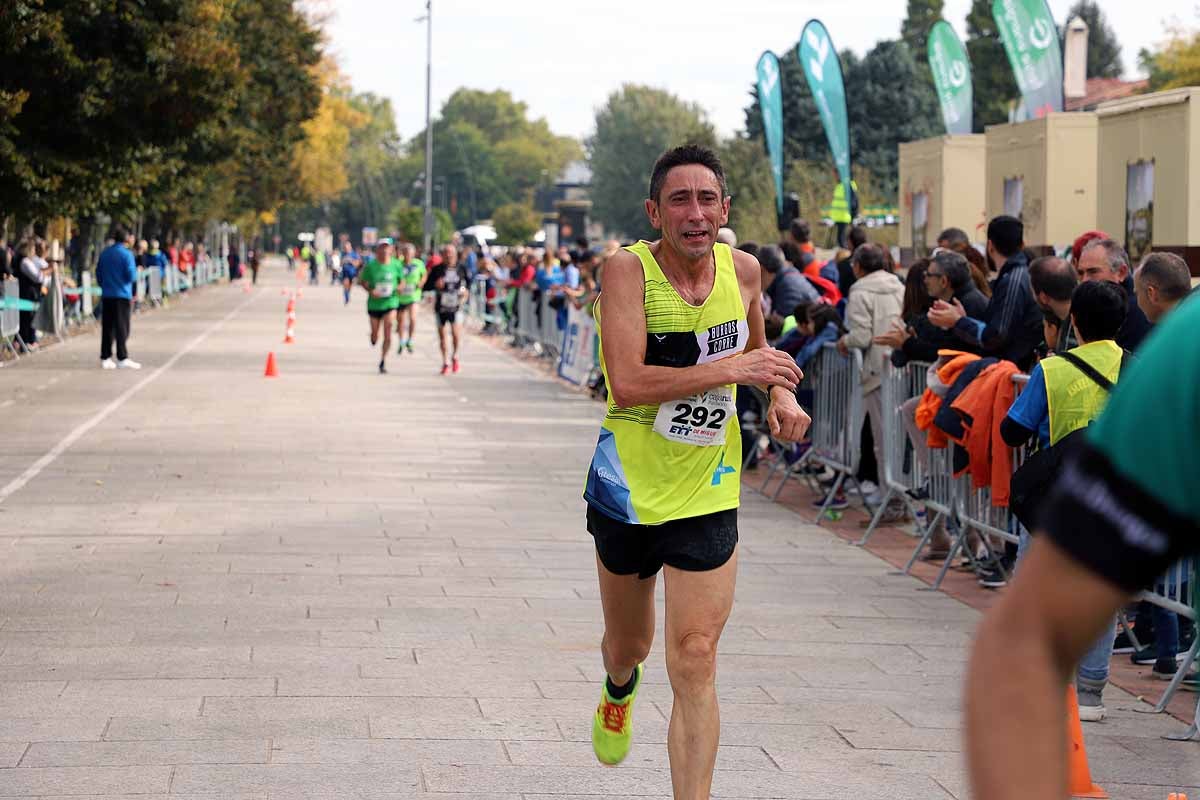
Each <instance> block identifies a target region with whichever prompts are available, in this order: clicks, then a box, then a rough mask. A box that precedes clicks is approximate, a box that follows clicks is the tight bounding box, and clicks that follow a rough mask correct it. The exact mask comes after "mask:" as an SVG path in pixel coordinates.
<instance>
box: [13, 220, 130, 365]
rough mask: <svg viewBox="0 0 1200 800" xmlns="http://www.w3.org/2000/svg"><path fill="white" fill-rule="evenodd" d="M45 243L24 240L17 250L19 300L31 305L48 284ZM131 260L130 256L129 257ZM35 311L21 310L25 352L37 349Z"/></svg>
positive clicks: (40, 297) (39, 299) (40, 296)
mask: <svg viewBox="0 0 1200 800" xmlns="http://www.w3.org/2000/svg"><path fill="white" fill-rule="evenodd" d="M45 255H46V243H45V242H43V241H42V240H41V239H37V240H32V239H29V240H26V241H24V242H22V243H21V246H20V248H18V250H17V258H18V259H19V266H18V269H17V281H18V288H19V291H20V298H21V299H22V300H28V301H29V302H31V303H40V302H41V301H42V295H44V294H46V284H47V283H48V282H49V271H50V265H49V264H48V263H46V258H45ZM130 257H131V258H132V254H131V256H130ZM36 315H37V311H26V310H24V309H22V310H21V318H20V319H21V324H20V329H19V335H20V337H21V341H22V342H23V343H24V344H25V349H26V350H33V349H36V348H37V331H36V330H35V329H34V327H33V320H34V317H35V316H36Z"/></svg>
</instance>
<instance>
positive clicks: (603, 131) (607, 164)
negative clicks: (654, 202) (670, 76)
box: [586, 84, 717, 236]
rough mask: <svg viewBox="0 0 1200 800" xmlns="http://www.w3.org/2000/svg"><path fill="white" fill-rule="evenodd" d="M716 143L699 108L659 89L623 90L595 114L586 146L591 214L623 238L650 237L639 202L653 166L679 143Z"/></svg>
mask: <svg viewBox="0 0 1200 800" xmlns="http://www.w3.org/2000/svg"><path fill="white" fill-rule="evenodd" d="M716 143H717V136H716V133H715V131H714V130H713V127H712V125H711V124H710V123H709V122H708V120H707V119H706V117H705V115H704V112H703V110H702V109H701V108H700V107H699V106H698V105H695V104H694V103H688V102H685V101H683V100H680V99H679V98H678V97H676V96H675V95H673V94H671V93H669V92H666V91H664V90H662V89H654V88H651V87H649V86H638V85H635V84H626V85H624V86H622V87H621V89H620V90H618V91H616V92H613V93H612V94H610V95H609V96H608V100H607V101H606V102H605V103H604V105H603V106H602V107H601V108H600V109H599V110H598V111H597V112H596V131H595V133H593V134H592V136H591V137H590V138H588V140H587V142H586V146H587V149H588V156H589V161H590V164H591V168H592V188H591V197H592V204H593V205H592V213H593V215H594V216H595V217H596V218H597V219H599V220H600V221H601V222H602V223H604V225H605V226H606V227H607V228H608V229H609V230H612V231H619V232H620V233H623V234H625V235H626V236H649V235H651V233H652V231H651V228H650V223H649V221H648V220H647V219H646V212H645V210H644V209H643V207H642V201H643V200H644V199H645V197H646V190H647V186H648V184H649V182H650V170H651V168H652V167H653V166H654V162H655V161H656V160H657V159H658V157H659V156H660V155H662V153H663V152H664V151H666V150H669V149H670V148H672V147H676V146H678V145H681V144H705V145H710V146H712V145H715V144H716Z"/></svg>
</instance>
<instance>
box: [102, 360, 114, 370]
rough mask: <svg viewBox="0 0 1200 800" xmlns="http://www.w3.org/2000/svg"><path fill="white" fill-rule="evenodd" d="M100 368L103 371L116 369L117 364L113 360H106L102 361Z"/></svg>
mask: <svg viewBox="0 0 1200 800" xmlns="http://www.w3.org/2000/svg"><path fill="white" fill-rule="evenodd" d="M100 368H101V369H116V368H117V362H115V361H113V360H112V359H111V358H105V359H103V360H101V362H100Z"/></svg>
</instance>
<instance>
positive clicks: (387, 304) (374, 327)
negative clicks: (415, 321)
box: [359, 242, 400, 374]
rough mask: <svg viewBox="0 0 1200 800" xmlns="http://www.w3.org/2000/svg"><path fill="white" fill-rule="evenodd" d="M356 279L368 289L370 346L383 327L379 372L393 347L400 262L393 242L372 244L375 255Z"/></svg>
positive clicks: (398, 299)
mask: <svg viewBox="0 0 1200 800" xmlns="http://www.w3.org/2000/svg"><path fill="white" fill-rule="evenodd" d="M359 283H361V284H362V285H363V287H364V288H365V289H366V290H367V294H368V297H367V316H369V317H370V318H371V346H372V347H374V346H375V345H376V344H377V343H378V342H379V329H380V327H382V328H383V350H382V351H381V352H380V354H379V372H380V374H382V373H385V372H387V367H386V366H385V364H384V362H385V361H387V354H388V350H390V349H391V347H392V325H393V324H394V323H395V321H396V308H397V307H398V306H399V305H400V297H399V295H398V294H397V293H396V292H397V290H398V289H399V284H400V262H399V261H397V260H395V259H393V258H392V246H391V245H390V244H388V243H387V242H380V243H379V244H377V245H376V246H375V259H374V260H373V261H368V262H367V264H366V265H365V266H364V267H363V269H362V274H361V276H360V277H359Z"/></svg>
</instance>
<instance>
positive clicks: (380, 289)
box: [362, 258, 400, 311]
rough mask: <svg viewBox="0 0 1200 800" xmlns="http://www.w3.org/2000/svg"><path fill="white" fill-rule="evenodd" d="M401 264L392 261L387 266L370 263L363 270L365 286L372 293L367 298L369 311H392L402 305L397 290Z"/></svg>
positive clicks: (374, 262) (394, 260) (376, 262)
mask: <svg viewBox="0 0 1200 800" xmlns="http://www.w3.org/2000/svg"><path fill="white" fill-rule="evenodd" d="M399 271H400V262H399V261H397V260H396V259H394V258H393V259H392V260H391V261H389V262H387V263H386V264H380V263H379V262H378V261H370V262H368V263H367V265H366V266H365V267H364V268H363V271H362V282H363V286H366V287H367V290H368V291H369V292H370V293H371V294H370V297H368V298H367V310H368V311H390V310H391V309H393V308H396V307H397V306H399V305H400V297H399V295H397V294H396V290H397V288H398V287H399V285H400V277H399Z"/></svg>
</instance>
